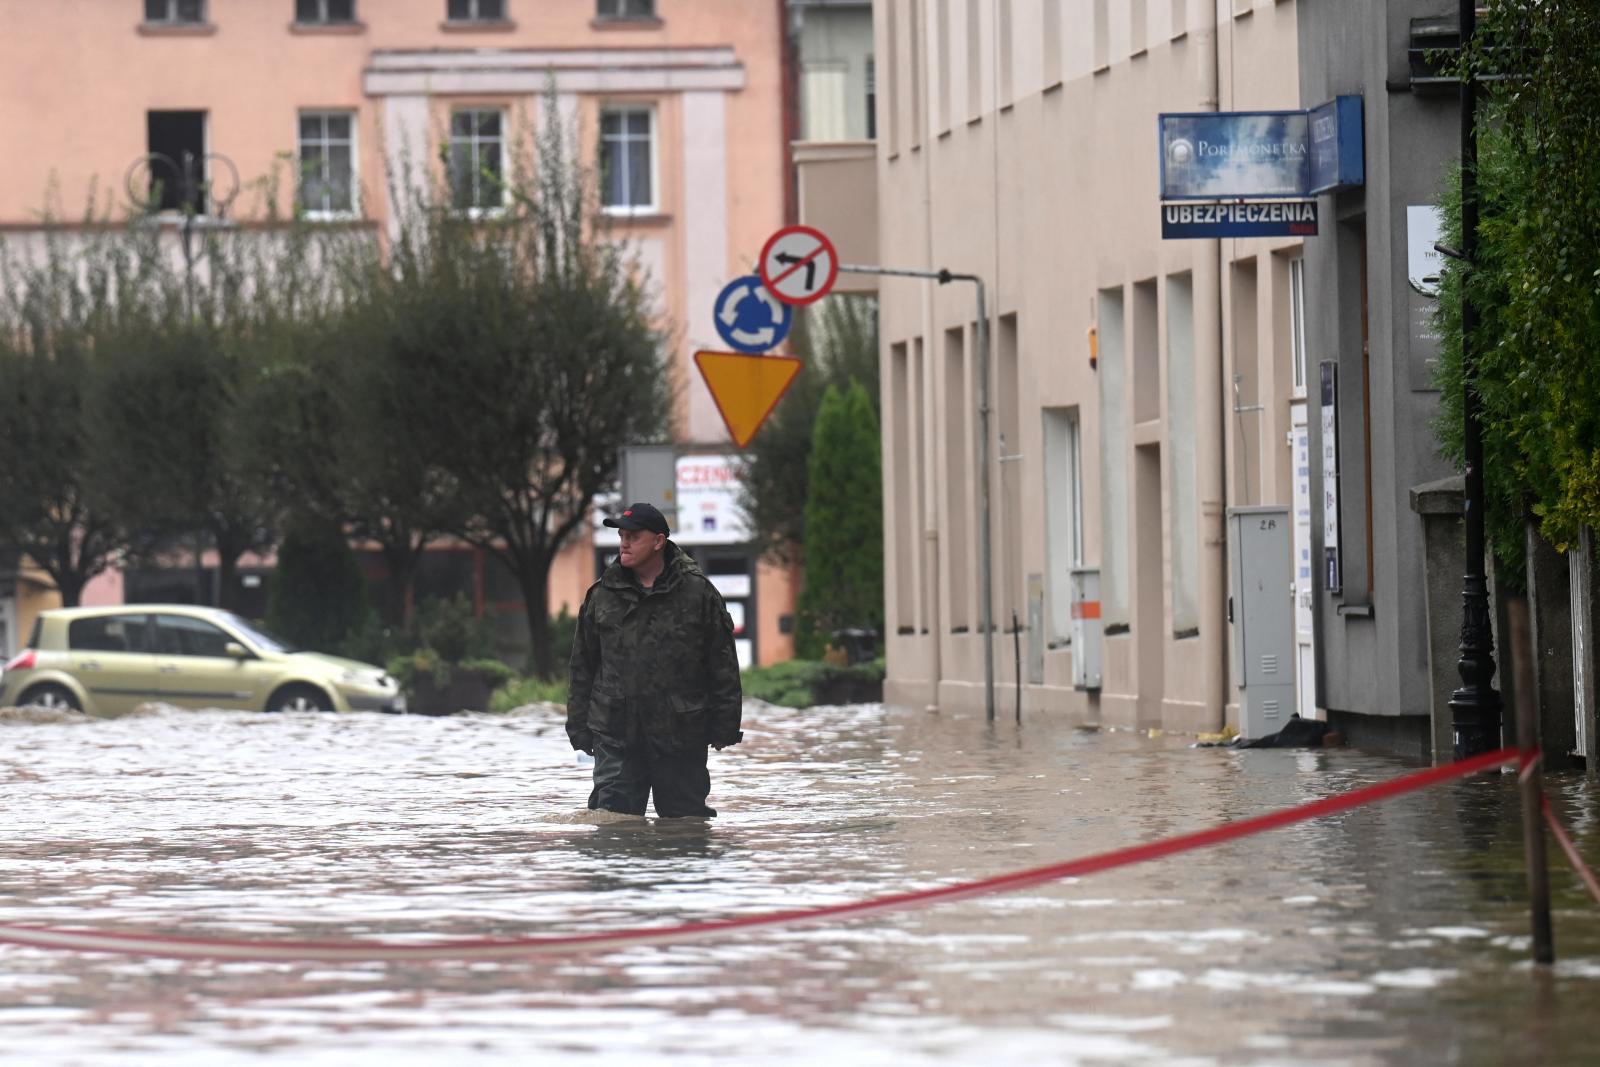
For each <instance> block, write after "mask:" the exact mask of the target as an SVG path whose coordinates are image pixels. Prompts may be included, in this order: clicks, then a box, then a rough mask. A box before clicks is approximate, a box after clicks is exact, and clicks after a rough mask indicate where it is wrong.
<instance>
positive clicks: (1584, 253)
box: [1440, 0, 1600, 562]
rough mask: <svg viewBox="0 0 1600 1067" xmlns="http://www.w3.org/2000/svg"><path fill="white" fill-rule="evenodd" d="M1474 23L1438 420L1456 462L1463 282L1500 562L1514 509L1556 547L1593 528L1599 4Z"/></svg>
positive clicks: (1598, 351) (1515, 536) (1598, 360)
mask: <svg viewBox="0 0 1600 1067" xmlns="http://www.w3.org/2000/svg"><path fill="white" fill-rule="evenodd" d="M1481 25H1482V32H1481V33H1480V34H1479V35H1478V39H1477V42H1476V45H1477V47H1476V48H1475V50H1474V51H1473V52H1472V53H1471V54H1470V55H1469V56H1468V57H1467V60H1466V62H1467V63H1468V64H1471V65H1472V66H1473V67H1474V68H1475V69H1476V71H1477V73H1479V74H1480V75H1485V76H1488V75H1496V76H1498V77H1497V78H1495V79H1493V80H1489V81H1487V82H1486V90H1485V91H1486V95H1487V97H1488V106H1487V107H1486V108H1484V109H1483V110H1482V111H1481V112H1480V119H1479V131H1480V133H1479V137H1480V148H1479V173H1478V190H1479V198H1480V200H1479V202H1480V227H1479V231H1478V248H1477V255H1476V263H1475V264H1473V265H1472V266H1471V267H1469V268H1466V269H1463V267H1462V265H1461V264H1458V263H1455V262H1451V263H1449V264H1448V265H1447V267H1446V270H1445V275H1444V289H1443V292H1442V293H1441V300H1440V316H1441V323H1442V325H1443V327H1444V330H1445V344H1444V347H1443V349H1442V352H1441V359H1440V364H1441V379H1440V381H1441V385H1442V387H1443V388H1444V397H1443V401H1444V415H1443V417H1442V420H1441V424H1440V426H1441V436H1442V437H1443V439H1444V444H1445V447H1446V449H1447V450H1452V449H1453V450H1454V454H1456V455H1459V443H1458V442H1459V432H1460V431H1459V425H1460V422H1461V408H1460V404H1461V385H1462V371H1461V336H1460V299H1461V292H1462V288H1463V286H1465V287H1466V289H1467V291H1468V292H1470V293H1471V295H1472V299H1473V303H1474V305H1475V306H1476V307H1477V308H1478V309H1479V310H1480V313H1481V320H1480V324H1481V329H1480V330H1479V332H1477V333H1476V334H1475V336H1474V338H1473V352H1474V354H1475V357H1476V363H1477V374H1476V378H1475V382H1476V386H1477V392H1478V395H1479V397H1480V400H1481V423H1480V425H1481V427H1482V431H1483V440H1484V444H1485V460H1486V462H1485V470H1484V475H1485V484H1486V491H1487V496H1488V503H1489V510H1488V513H1487V515H1486V520H1487V522H1488V524H1489V528H1490V531H1491V535H1492V537H1493V543H1494V546H1495V550H1496V554H1497V556H1499V557H1500V558H1501V560H1502V562H1511V561H1513V560H1515V559H1519V558H1520V555H1521V549H1520V544H1518V542H1520V537H1519V532H1520V530H1519V526H1518V523H1519V520H1520V517H1521V514H1522V508H1523V505H1524V502H1527V503H1529V504H1531V507H1532V510H1533V513H1534V514H1535V515H1536V516H1537V518H1538V520H1539V522H1540V524H1541V527H1542V532H1543V533H1544V535H1545V536H1546V537H1548V538H1550V539H1551V540H1552V541H1553V542H1555V543H1556V544H1557V545H1564V544H1566V543H1569V542H1570V541H1571V540H1572V539H1573V537H1574V536H1575V535H1576V533H1577V531H1578V530H1579V528H1581V527H1583V526H1586V525H1587V526H1595V525H1597V524H1600V406H1597V405H1596V404H1595V402H1594V397H1595V396H1596V395H1597V390H1600V126H1597V125H1596V123H1595V121H1594V114H1593V101H1594V100H1595V99H1597V98H1600V64H1597V63H1596V62H1595V56H1596V55H1600V8H1597V7H1596V6H1595V5H1594V4H1593V3H1588V2H1578V0H1494V2H1493V3H1491V4H1490V7H1489V12H1488V14H1487V17H1486V18H1485V19H1483V20H1482V23H1481ZM1452 210H1453V212H1454V218H1455V220H1456V221H1455V224H1454V225H1455V226H1456V229H1457V232H1459V218H1460V215H1459V205H1456V206H1454V207H1453V208H1452Z"/></svg>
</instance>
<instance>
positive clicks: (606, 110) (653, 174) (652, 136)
mask: <svg viewBox="0 0 1600 1067" xmlns="http://www.w3.org/2000/svg"><path fill="white" fill-rule="evenodd" d="M608 115H644V116H645V117H646V118H647V119H648V120H649V123H650V129H649V132H648V134H646V136H645V138H644V144H645V147H646V150H647V151H648V152H649V172H650V173H649V183H650V199H649V202H648V203H645V204H633V203H628V204H608V203H606V197H607V195H608V193H609V190H608V184H609V183H608V181H607V174H606V145H607V143H608V141H612V142H620V143H621V144H622V145H623V146H624V147H625V146H626V145H627V144H628V143H629V142H630V141H633V140H636V139H637V138H636V137H635V136H634V135H632V134H629V133H628V132H627V131H626V130H624V131H623V132H622V133H621V134H620V135H608V134H607V133H606V132H605V120H606V116H608ZM598 127H599V134H600V159H599V164H600V166H599V170H600V211H601V213H602V214H605V215H609V216H615V217H618V218H631V217H639V216H647V215H658V214H660V213H661V182H660V160H661V152H660V145H659V142H660V138H659V137H658V132H659V130H660V123H659V122H658V121H657V107H656V105H655V103H653V102H650V103H640V102H622V101H619V102H614V103H603V104H601V105H600V112H599V121H598ZM631 174H632V172H631V171H630V172H629V175H630V176H631ZM630 185H631V183H625V185H624V188H628V187H629V186H630Z"/></svg>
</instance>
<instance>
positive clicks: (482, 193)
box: [449, 107, 505, 211]
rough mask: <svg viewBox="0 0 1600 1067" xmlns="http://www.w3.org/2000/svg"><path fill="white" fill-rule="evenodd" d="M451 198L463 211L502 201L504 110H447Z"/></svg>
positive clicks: (487, 208)
mask: <svg viewBox="0 0 1600 1067" xmlns="http://www.w3.org/2000/svg"><path fill="white" fill-rule="evenodd" d="M449 159H450V202H451V204H453V205H454V206H455V207H456V208H458V209H460V210H464V211H484V210H492V209H495V208H500V207H503V206H504V205H505V112H504V111H502V110H501V109H499V108H495V107H473V108H459V109H457V110H455V111H453V112H451V113H450V155H449Z"/></svg>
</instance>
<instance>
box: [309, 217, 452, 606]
mask: <svg viewBox="0 0 1600 1067" xmlns="http://www.w3.org/2000/svg"><path fill="white" fill-rule="evenodd" d="M413 221H414V222H415V221H416V220H413ZM427 236H428V234H427V227H426V223H425V221H424V222H421V223H418V224H417V225H413V226H410V227H407V228H406V229H405V230H404V231H403V232H402V234H401V237H400V241H399V242H398V244H397V246H396V248H395V250H394V254H393V258H392V261H390V262H385V261H383V260H380V259H378V258H376V257H375V256H374V255H373V252H374V251H375V249H373V248H371V247H364V246H360V245H353V246H351V247H349V248H347V249H346V250H345V251H344V254H343V255H342V257H341V259H342V270H343V272H344V277H345V293H346V298H347V303H346V306H345V307H344V309H343V313H342V314H341V315H340V317H339V319H338V321H337V322H336V323H335V324H334V325H333V327H332V328H331V329H329V330H327V331H325V332H324V333H323V334H322V335H321V337H320V340H319V344H318V345H317V346H315V348H314V349H313V350H312V355H311V358H310V359H309V360H308V361H307V362H306V369H305V370H304V371H303V373H302V374H301V375H300V376H298V377H297V378H295V379H294V380H293V381H289V380H285V381H284V382H283V383H282V385H281V386H280V387H281V388H283V389H285V390H286V391H290V392H291V395H289V396H287V397H286V400H287V401H288V404H289V407H290V409H291V410H293V411H294V412H296V414H297V417H298V419H299V420H300V423H301V425H303V426H305V427H307V432H308V433H316V432H317V430H315V429H313V428H314V427H320V426H328V427H330V428H334V430H335V432H331V433H327V436H326V437H325V438H324V440H325V441H326V446H325V448H324V449H323V450H322V455H321V456H320V457H318V458H319V459H320V460H321V462H314V463H311V464H308V465H306V466H305V467H304V468H302V469H301V471H300V473H299V477H298V481H299V482H300V483H301V484H303V485H304V486H305V492H306V493H307V494H308V495H309V496H310V497H312V498H314V499H317V500H320V501H323V502H324V503H323V507H324V510H325V511H326V512H327V513H328V514H337V515H340V516H342V517H343V518H344V519H345V521H346V523H347V524H348V529H349V532H350V533H351V535H352V536H354V537H356V538H359V539H364V540H370V541H372V542H375V543H376V544H377V545H378V547H379V550H380V552H381V553H382V555H383V558H384V561H385V563H386V564H387V566H388V570H389V576H390V582H389V592H390V601H389V603H388V604H387V605H386V606H385V614H386V615H387V616H388V617H389V618H390V619H391V620H393V621H395V622H397V623H400V624H401V625H403V626H406V627H409V626H410V625H411V623H412V622H413V621H414V617H415V604H414V598H413V591H414V588H415V584H416V573H417V568H418V566H419V565H420V563H421V560H422V556H423V553H424V552H425V551H426V549H427V547H428V545H429V544H430V543H431V542H433V541H434V540H436V539H437V538H438V537H439V536H440V535H441V534H443V533H445V532H447V531H449V530H452V529H457V528H459V527H461V526H462V525H464V523H465V519H464V517H463V515H462V511H461V501H460V494H459V492H458V490H457V486H456V483H455V480H454V478H453V477H452V476H451V474H450V472H449V470H448V469H447V467H446V465H445V462H444V457H445V456H447V455H448V454H449V453H450V451H451V450H452V449H453V448H454V446H455V443H456V438H457V427H458V426H459V424H460V422H461V421H462V412H460V411H458V410H453V409H450V408H448V407H446V406H444V405H443V404H441V403H440V402H439V398H438V397H437V396H436V395H434V394H433V393H432V392H430V391H429V390H428V389H427V388H426V387H425V385H424V383H427V382H429V381H432V380H434V379H435V378H437V377H439V376H440V375H444V374H448V373H449V366H448V365H449V362H450V360H451V359H452V358H453V356H454V352H455V347H454V345H455V342H454V341H453V339H448V338H446V337H445V336H444V330H445V329H449V328H450V327H449V326H448V325H442V324H449V323H454V322H457V321H458V320H459V319H460V317H461V316H460V314H459V313H458V314H455V315H450V314H445V315H443V316H442V317H441V314H440V307H441V301H446V302H447V298H453V297H455V296H459V295H461V291H460V290H459V289H458V288H456V286H455V282H454V281H452V280H450V279H449V276H448V275H446V274H444V273H443V272H441V271H439V270H437V269H436V268H438V267H440V266H441V265H442V264H440V263H438V262H436V261H435V260H434V259H432V258H431V257H430V255H429V251H428V248H427V246H426V245H425V244H422V243H420V242H422V241H424V240H425V239H426V237H427Z"/></svg>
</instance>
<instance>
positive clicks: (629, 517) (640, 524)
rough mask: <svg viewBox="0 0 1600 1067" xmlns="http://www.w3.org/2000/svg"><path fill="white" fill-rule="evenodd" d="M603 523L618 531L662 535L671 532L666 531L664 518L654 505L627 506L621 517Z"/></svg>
mask: <svg viewBox="0 0 1600 1067" xmlns="http://www.w3.org/2000/svg"><path fill="white" fill-rule="evenodd" d="M604 522H605V525H607V526H610V527H613V528H615V529H618V530H649V531H650V532H651V533H658V534H662V535H666V534H668V533H670V532H671V531H670V530H668V529H667V519H666V516H664V515H662V514H661V512H659V511H657V510H656V507H655V505H654V504H629V505H628V506H627V507H626V508H624V509H623V512H622V514H621V515H618V516H616V517H614V518H608V519H606V520H604Z"/></svg>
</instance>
